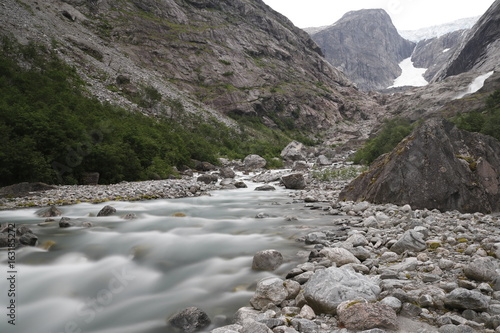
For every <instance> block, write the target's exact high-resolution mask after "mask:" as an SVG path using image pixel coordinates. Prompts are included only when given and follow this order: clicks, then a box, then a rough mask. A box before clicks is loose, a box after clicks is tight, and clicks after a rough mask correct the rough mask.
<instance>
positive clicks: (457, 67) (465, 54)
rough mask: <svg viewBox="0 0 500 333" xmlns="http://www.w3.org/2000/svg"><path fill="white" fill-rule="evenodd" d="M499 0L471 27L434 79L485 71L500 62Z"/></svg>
mask: <svg viewBox="0 0 500 333" xmlns="http://www.w3.org/2000/svg"><path fill="white" fill-rule="evenodd" d="M499 37H500V0H497V1H495V2H494V3H493V5H491V7H490V8H489V9H488V10H487V11H486V13H485V14H484V15H483V16H481V18H480V19H479V21H478V22H477V23H476V24H475V25H474V27H472V29H471V30H470V31H469V32H468V34H467V36H465V38H464V40H463V41H462V43H461V45H460V46H459V47H458V49H457V50H456V51H455V52H454V53H453V56H452V57H451V58H450V61H448V63H447V64H446V65H445V66H444V68H443V69H442V70H441V71H440V72H439V73H438V74H437V75H436V77H435V80H442V79H444V78H446V77H448V76H453V75H457V74H460V73H464V72H470V71H475V72H478V73H486V72H489V71H491V70H495V69H498V64H499V63H500V38H499Z"/></svg>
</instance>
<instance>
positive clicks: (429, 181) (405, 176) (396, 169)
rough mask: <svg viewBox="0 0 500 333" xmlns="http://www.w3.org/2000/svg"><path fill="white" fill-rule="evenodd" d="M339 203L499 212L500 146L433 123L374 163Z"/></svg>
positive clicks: (484, 137) (443, 122) (489, 139)
mask: <svg viewBox="0 0 500 333" xmlns="http://www.w3.org/2000/svg"><path fill="white" fill-rule="evenodd" d="M339 198H340V200H352V201H361V200H365V201H369V202H372V203H394V204H398V205H404V204H410V205H411V206H412V207H413V208H417V209H423V208H428V209H439V210H441V211H447V210H458V211H461V212H483V213H489V212H494V211H499V210H500V142H499V141H497V140H496V139H494V138H492V137H490V136H487V135H482V134H479V133H471V132H467V131H463V130H459V129H458V128H456V127H455V126H454V125H453V124H452V123H450V122H448V121H446V120H443V119H430V120H428V121H426V122H425V123H423V124H422V125H420V126H419V127H418V128H416V129H415V130H414V131H413V132H412V133H411V134H410V135H409V136H408V137H406V138H405V139H404V140H403V141H402V142H400V143H399V144H398V146H397V147H396V148H394V150H393V151H392V152H390V153H388V154H385V155H382V156H380V157H379V158H378V159H377V160H375V161H374V162H373V163H372V165H371V166H370V169H369V170H368V171H367V172H365V173H363V174H362V175H360V176H359V177H358V178H356V179H354V180H353V181H352V182H351V183H350V184H349V185H348V186H346V187H345V188H344V189H343V190H342V192H341V193H340V196H339Z"/></svg>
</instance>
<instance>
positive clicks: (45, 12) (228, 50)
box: [0, 0, 369, 129]
mask: <svg viewBox="0 0 500 333" xmlns="http://www.w3.org/2000/svg"><path fill="white" fill-rule="evenodd" d="M26 7H31V4H28V5H27V6H24V7H23V6H21V5H19V4H13V6H11V7H9V8H8V9H6V10H4V11H2V14H0V15H1V17H0V26H3V27H9V29H8V30H9V32H11V33H12V34H13V35H14V36H15V37H16V38H19V39H20V40H22V41H23V42H25V41H26V40H37V41H43V42H47V43H48V44H49V45H50V41H51V38H52V37H53V38H54V39H56V40H58V42H59V43H60V46H61V48H62V49H65V52H61V53H64V54H65V58H68V60H73V59H78V61H71V62H72V63H74V62H76V65H77V66H82V67H83V68H85V72H86V74H87V76H88V77H86V78H87V79H89V80H96V79H93V78H90V77H96V75H91V72H95V73H101V74H102V73H103V72H105V73H106V77H108V78H109V79H107V80H108V82H96V81H94V82H93V85H92V86H95V93H96V94H97V93H99V96H100V97H102V98H108V99H109V100H111V101H119V102H120V103H121V104H124V105H127V104H130V102H131V101H128V100H127V99H126V98H124V96H126V95H127V93H130V92H134V91H137V90H140V88H141V85H151V86H154V87H157V88H158V90H159V91H160V93H161V94H162V95H164V96H166V97H168V98H165V99H164V101H165V102H166V103H164V104H163V105H158V107H156V108H155V110H149V111H152V112H163V111H162V110H161V109H162V108H161V106H164V107H165V109H166V110H167V112H168V113H169V115H170V113H171V112H172V113H175V112H176V110H175V107H172V104H171V103H170V104H169V103H168V102H169V101H170V102H171V101H172V100H178V101H180V100H182V104H183V105H184V106H185V107H186V109H191V110H192V111H193V112H196V111H195V110H196V108H197V107H196V106H195V105H194V104H193V103H192V102H193V101H199V102H203V104H204V105H203V106H202V107H207V108H206V110H207V111H208V112H210V113H212V114H214V113H215V114H216V113H217V112H214V110H217V111H218V112H221V113H224V114H231V115H236V116H241V115H251V116H256V117H259V118H260V119H261V120H263V123H265V124H266V125H269V126H271V127H279V126H281V125H280V124H281V121H280V120H289V119H293V120H294V123H295V124H296V125H298V126H301V127H307V128H314V129H316V127H317V126H320V127H323V126H326V125H332V124H335V122H336V121H338V120H342V118H343V115H342V114H341V112H345V111H347V112H349V111H352V112H354V111H356V109H357V107H359V103H357V101H354V100H356V99H358V98H360V99H369V98H366V96H364V95H363V94H360V93H359V92H358V91H357V90H356V89H354V87H353V85H352V83H351V81H349V80H348V79H347V77H346V76H345V74H344V73H342V72H341V71H339V70H338V69H336V68H334V67H333V66H331V65H330V64H329V63H328V62H327V61H326V60H325V59H324V58H323V57H322V52H321V50H320V49H319V47H318V46H317V44H316V43H314V41H313V40H312V39H311V38H310V37H309V35H307V33H305V32H304V31H302V30H301V29H299V28H297V27H295V26H294V25H293V23H292V22H291V21H289V20H288V19H287V18H286V17H284V16H283V15H281V14H279V13H277V12H275V11H274V10H272V9H271V8H270V7H269V6H267V5H266V4H265V3H264V2H263V1H260V0H223V1H218V0H207V1H185V0H171V1H160V2H159V1H155V0H144V1H132V0H126V1H119V2H116V1H80V0H68V1H65V2H64V3H63V4H61V3H60V2H58V1H54V0H49V1H45V2H44V3H43V4H41V5H40V6H38V7H37V8H35V5H33V7H32V8H26ZM62 11H63V12H64V13H66V14H65V15H63V14H62V13H61V12H62ZM20 13H22V14H20ZM68 17H72V19H68ZM33 27H36V29H33ZM296 69H300V70H296ZM158 73H161V75H158ZM160 76H161V77H164V78H165V79H162V78H161V77H160ZM109 85H113V86H116V87H119V89H115V90H120V94H119V93H117V92H116V91H111V90H112V89H111V90H109V89H106V88H105V87H106V86H109ZM92 86H91V87H92ZM91 89H92V90H93V89H94V88H91ZM97 89H100V92H98V90H97ZM325 90H326V91H327V92H326V93H325ZM92 92H94V91H92ZM344 94H352V96H354V97H355V98H354V99H352V98H346V97H345V95H344ZM120 95H124V96H120ZM182 95H184V96H182ZM132 103H133V101H132ZM162 103H163V102H161V103H160V104H162ZM198 109H199V108H198ZM276 110H279V112H276ZM366 110H367V114H369V108H367V109H366ZM219 116H220V114H219Z"/></svg>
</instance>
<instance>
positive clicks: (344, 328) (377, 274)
mask: <svg viewBox="0 0 500 333" xmlns="http://www.w3.org/2000/svg"><path fill="white" fill-rule="evenodd" d="M324 213H325V214H330V215H332V223H331V225H330V226H327V227H318V228H316V229H315V230H314V231H310V232H309V233H307V234H305V235H304V236H303V237H301V238H300V239H299V240H300V241H303V242H304V244H305V246H307V247H308V248H309V249H310V250H311V252H310V255H309V260H308V262H306V263H303V264H300V265H298V266H297V267H295V268H293V269H292V270H290V271H289V272H288V274H287V275H286V276H284V277H283V278H280V277H273V278H266V279H263V280H261V281H259V282H258V284H257V288H256V291H255V294H254V296H253V297H252V299H251V301H250V305H251V307H245V308H241V309H240V310H238V312H237V313H236V315H235V318H234V323H233V324H232V325H229V326H225V327H220V328H217V329H214V330H212V331H211V332H212V333H234V332H239V333H244V332H265V333H272V332H273V333H297V332H299V333H311V332H316V333H326V332H329V333H347V332H371V333H375V332H377V333H381V332H443V333H444V332H500V274H499V272H500V261H499V260H498V259H497V258H500V235H499V234H498V232H497V230H498V228H499V227H500V216H499V215H487V214H482V213H474V214H463V213H460V212H458V211H450V212H445V213H442V212H440V211H438V210H435V209H434V210H427V209H422V210H414V209H412V208H411V207H410V206H409V205H404V206H396V205H392V204H387V205H373V204H369V203H367V202H358V203H355V202H342V201H341V202H338V203H335V204H333V205H332V207H330V208H329V210H328V211H325V212H324Z"/></svg>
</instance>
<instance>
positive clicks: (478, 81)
mask: <svg viewBox="0 0 500 333" xmlns="http://www.w3.org/2000/svg"><path fill="white" fill-rule="evenodd" d="M494 72H495V71H491V72H488V73H486V74H483V75H479V76H478V77H476V78H475V79H474V81H472V83H471V84H469V87H468V88H467V90H466V91H465V92H462V93H460V94H458V95H457V97H455V98H454V99H460V98H462V97H464V96H465V95H469V94H473V93H475V92H476V91H478V90H479V89H481V88H482V87H483V86H484V81H486V79H488V78H489V77H490V76H492V75H493V73H494Z"/></svg>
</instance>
